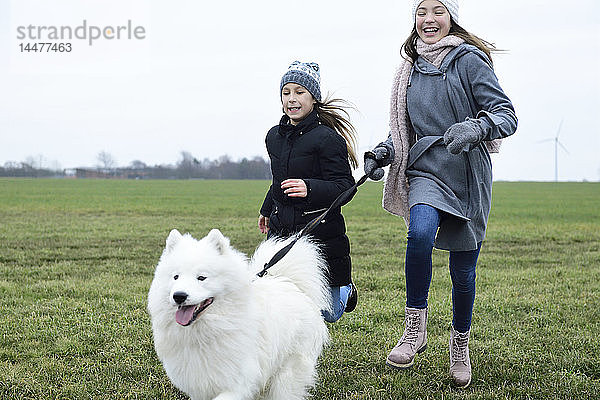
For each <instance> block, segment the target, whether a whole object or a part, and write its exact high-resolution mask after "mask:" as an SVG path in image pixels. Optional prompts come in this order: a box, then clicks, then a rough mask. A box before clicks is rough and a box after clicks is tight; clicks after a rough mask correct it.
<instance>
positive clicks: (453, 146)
mask: <svg viewBox="0 0 600 400" xmlns="http://www.w3.org/2000/svg"><path fill="white" fill-rule="evenodd" d="M482 140H483V131H482V130H481V127H480V126H479V124H477V122H475V121H474V120H471V119H467V120H466V121H464V122H459V123H456V124H454V125H452V126H451V127H450V128H448V130H447V131H446V133H444V144H445V145H446V149H447V150H448V152H449V153H451V154H459V153H460V152H461V151H464V152H468V151H471V150H472V149H474V148H475V147H476V146H477V145H478V144H479V143H480V142H481V141H482Z"/></svg>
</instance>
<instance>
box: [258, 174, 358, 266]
mask: <svg viewBox="0 0 600 400" xmlns="http://www.w3.org/2000/svg"><path fill="white" fill-rule="evenodd" d="M367 178H369V175H367V174H365V175H364V176H363V177H362V178H360V179H359V180H358V181H357V182H356V183H355V184H354V185H352V187H351V188H350V189H348V190H346V191H344V192H342V193H341V194H340V195H339V196H338V197H337V198H336V199H335V200H334V201H333V203H332V204H331V205H330V206H329V208H328V209H327V210H325V211H323V213H322V214H320V215H319V216H317V217H315V218H314V219H313V220H312V221H310V222H309V223H308V224H306V226H305V227H304V228H302V230H301V231H300V232H299V233H298V234H297V235H296V237H295V238H294V240H292V241H291V242H290V243H288V244H287V245H285V247H283V248H281V249H280V250H279V251H278V252H277V253H275V255H274V256H273V258H271V259H270V260H269V262H267V263H265V266H264V268H263V269H262V271H260V272H259V273H258V274H256V276H258V277H259V278H262V277H263V276H265V275H266V274H267V271H268V270H269V268H271V267H272V266H273V265H275V264H277V263H278V262H279V260H281V259H282V258H283V257H284V256H285V255H286V254H287V253H289V251H290V250H291V249H292V247H293V246H294V244H296V242H297V241H298V240H299V239H300V238H301V237H302V236H306V235H308V234H309V233H310V232H312V231H313V230H314V229H315V228H316V227H317V226H318V225H319V224H320V223H321V221H323V220H324V219H325V217H326V216H327V214H328V213H329V211H331V210H333V209H334V208H336V207H339V206H340V204H343V203H344V202H345V201H346V200H348V198H349V197H350V196H352V194H353V192H354V191H355V190H356V189H357V188H358V187H359V186H360V185H362V184H363V183H365V182H366V181H367Z"/></svg>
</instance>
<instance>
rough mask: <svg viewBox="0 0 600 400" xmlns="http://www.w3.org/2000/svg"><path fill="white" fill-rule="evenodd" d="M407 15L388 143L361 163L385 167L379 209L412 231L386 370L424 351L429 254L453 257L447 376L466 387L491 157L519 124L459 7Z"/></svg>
mask: <svg viewBox="0 0 600 400" xmlns="http://www.w3.org/2000/svg"><path fill="white" fill-rule="evenodd" d="M413 16H414V20H415V25H414V27H413V30H412V33H411V35H410V36H409V38H408V39H407V41H406V42H405V43H404V45H403V47H402V50H403V52H404V54H403V56H404V61H403V62H402V64H401V65H400V67H399V68H398V71H397V75H396V79H395V82H394V86H393V89H392V99H391V111H390V136H389V137H388V140H386V141H385V142H383V143H381V144H379V145H378V146H377V147H376V148H375V149H374V150H373V151H371V152H369V153H367V154H366V155H365V157H366V159H365V172H366V173H368V174H371V176H373V177H374V178H381V176H382V175H383V171H382V170H381V167H382V166H385V165H388V164H390V163H391V166H390V170H389V173H388V177H387V179H386V184H385V188H384V198H383V206H384V208H385V209H386V210H388V211H389V212H391V213H393V214H396V215H399V216H402V217H404V219H405V221H406V222H407V225H408V241H407V248H406V261H405V274H406V297H407V299H406V309H405V329H404V334H403V335H402V338H401V339H400V341H399V342H398V344H397V345H396V347H394V349H393V350H392V351H391V352H390V354H389V355H388V357H387V364H388V365H390V366H392V367H396V368H408V367H410V366H411V365H412V364H413V361H414V358H415V355H416V354H417V353H420V352H422V351H424V350H425V348H426V347H427V331H426V326H427V297H428V292H429V285H430V283H431V273H432V265H431V253H432V250H433V247H434V246H435V247H437V248H439V249H444V250H448V251H449V252H450V259H449V263H450V276H451V279H452V311H453V320H452V328H451V332H450V374H451V376H452V378H453V380H454V382H455V383H456V384H457V385H458V386H460V387H466V386H468V385H469V383H470V382H471V362H470V358H469V348H468V342H469V335H470V329H471V317H472V312H473V304H474V300H475V266H476V263H477V258H478V255H479V251H480V249H481V244H482V242H483V239H484V237H485V231H486V226H487V218H488V214H489V211H490V207H491V190H492V164H491V159H490V155H489V153H490V152H493V151H497V149H498V146H499V143H498V140H499V139H501V138H504V137H507V136H509V135H512V134H513V133H514V132H515V130H516V127H517V118H516V116H515V112H514V108H513V106H512V104H511V102H510V100H509V99H508V97H507V96H506V95H505V94H504V91H503V90H502V88H501V87H500V85H499V83H498V79H497V78H496V75H495V74H494V70H493V68H492V59H491V55H490V53H491V50H493V49H494V47H493V46H492V45H490V44H489V43H487V42H486V41H484V40H481V39H479V38H477V37H476V36H474V35H472V34H470V33H469V32H467V31H466V30H465V29H463V28H462V27H461V26H460V25H458V1H457V0H440V1H437V0H425V1H423V0H415V1H414V8H413Z"/></svg>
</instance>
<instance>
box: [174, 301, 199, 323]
mask: <svg viewBox="0 0 600 400" xmlns="http://www.w3.org/2000/svg"><path fill="white" fill-rule="evenodd" d="M195 308H196V306H183V307H179V309H178V310H177V312H176V313H175V321H177V323H178V324H179V325H183V326H187V325H189V324H190V321H191V320H192V318H193V317H194V310H195Z"/></svg>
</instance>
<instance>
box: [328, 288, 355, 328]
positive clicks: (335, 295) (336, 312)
mask: <svg viewBox="0 0 600 400" xmlns="http://www.w3.org/2000/svg"><path fill="white" fill-rule="evenodd" d="M329 289H330V290H331V303H332V308H333V310H332V312H331V313H330V312H328V311H325V310H322V311H321V314H322V315H323V318H324V319H325V321H327V322H335V321H337V320H338V319H340V318H341V317H342V314H344V310H345V309H346V303H348V297H350V291H351V290H352V285H348V286H333V287H330V288H329Z"/></svg>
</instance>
